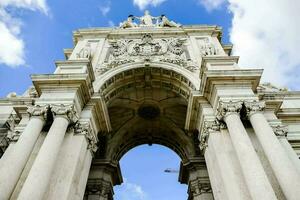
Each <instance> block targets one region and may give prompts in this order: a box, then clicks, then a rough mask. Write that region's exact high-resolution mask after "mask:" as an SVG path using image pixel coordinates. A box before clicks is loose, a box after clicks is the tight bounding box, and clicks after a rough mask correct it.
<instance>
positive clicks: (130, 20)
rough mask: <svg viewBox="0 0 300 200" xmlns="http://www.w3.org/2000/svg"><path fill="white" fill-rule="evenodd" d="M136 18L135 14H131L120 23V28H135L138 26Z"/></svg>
mask: <svg viewBox="0 0 300 200" xmlns="http://www.w3.org/2000/svg"><path fill="white" fill-rule="evenodd" d="M133 20H134V16H133V15H129V16H128V18H127V20H125V21H124V22H122V23H120V28H133V27H136V26H137V24H136V23H134V22H133Z"/></svg>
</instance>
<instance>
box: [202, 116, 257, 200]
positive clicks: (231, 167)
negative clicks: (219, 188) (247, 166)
mask: <svg viewBox="0 0 300 200" xmlns="http://www.w3.org/2000/svg"><path fill="white" fill-rule="evenodd" d="M201 135H207V137H208V138H207V139H206V140H208V141H207V144H206V145H204V146H209V148H210V149H211V151H212V152H213V153H214V158H213V159H214V165H218V166H219V169H220V173H219V179H222V182H223V184H224V187H223V188H224V191H223V193H226V197H222V198H223V199H227V198H228V199H240V200H246V199H251V198H250V196H249V192H248V191H247V189H246V186H245V183H244V181H243V178H242V174H241V172H240V170H239V167H238V166H237V162H234V161H236V160H233V158H232V157H233V156H232V151H233V147H232V143H231V141H230V136H229V134H228V132H227V131H226V132H225V131H223V132H221V130H220V123H219V122H218V121H217V120H215V121H204V124H203V128H202V131H201ZM201 146H203V141H202V142H200V149H203V148H201ZM204 156H205V159H206V160H207V158H206V157H207V156H210V155H209V154H204ZM234 158H235V157H234ZM213 173H214V172H213Z"/></svg>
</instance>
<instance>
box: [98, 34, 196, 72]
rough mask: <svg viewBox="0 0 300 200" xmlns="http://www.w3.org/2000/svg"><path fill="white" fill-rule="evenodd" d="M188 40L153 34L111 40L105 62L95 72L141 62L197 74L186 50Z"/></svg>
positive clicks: (194, 64)
mask: <svg viewBox="0 0 300 200" xmlns="http://www.w3.org/2000/svg"><path fill="white" fill-rule="evenodd" d="M186 41H187V38H154V36H153V35H152V34H142V35H141V36H140V38H139V39H130V40H129V39H121V38H120V39H109V40H108V44H109V48H108V51H107V55H106V58H105V60H104V61H103V62H102V63H100V64H98V65H97V67H96V69H95V71H96V74H97V75H101V74H103V73H105V72H106V71H108V70H110V69H113V68H116V67H118V66H122V65H126V64H127V65H128V64H130V63H139V62H161V63H170V64H175V65H177V66H178V67H182V68H184V69H187V70H189V71H190V72H195V71H196V70H197V69H198V68H199V67H198V68H197V64H196V63H194V62H193V61H192V60H191V59H190V57H189V55H188V52H187V50H186V46H185V45H186V44H185V43H186Z"/></svg>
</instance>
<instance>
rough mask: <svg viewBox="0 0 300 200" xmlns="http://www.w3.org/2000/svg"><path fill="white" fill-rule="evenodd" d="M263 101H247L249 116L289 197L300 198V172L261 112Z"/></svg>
mask: <svg viewBox="0 0 300 200" xmlns="http://www.w3.org/2000/svg"><path fill="white" fill-rule="evenodd" d="M261 104H262V102H248V103H246V106H247V109H248V111H249V114H248V117H249V120H250V122H251V124H252V127H253V129H254V131H255V134H256V136H257V138H258V140H259V142H260V144H261V146H262V148H263V150H264V152H265V154H266V156H267V159H268V160H269V163H270V165H271V167H272V169H273V171H274V174H275V176H276V178H277V180H278V182H279V185H280V186H281V188H282V191H283V193H284V195H285V196H286V198H287V199H289V200H297V199H299V198H300V189H299V188H300V174H299V172H298V170H297V169H296V167H295V165H294V164H293V162H292V160H291V159H290V158H289V156H288V155H287V152H286V150H285V149H284V148H283V146H282V145H281V144H280V142H279V140H278V139H277V137H276V135H275V134H274V132H273V129H272V128H271V126H270V125H269V123H268V122H267V120H266V118H265V116H264V115H263V113H262V112H261V111H262V109H263V108H264V106H263V105H261Z"/></svg>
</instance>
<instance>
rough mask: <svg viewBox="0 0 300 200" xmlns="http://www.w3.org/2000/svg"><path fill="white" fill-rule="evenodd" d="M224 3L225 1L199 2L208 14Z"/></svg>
mask: <svg viewBox="0 0 300 200" xmlns="http://www.w3.org/2000/svg"><path fill="white" fill-rule="evenodd" d="M225 2H226V0H199V3H200V4H202V5H203V6H204V7H205V9H206V10H207V11H209V12H210V11H212V10H214V9H219V8H220V7H221V6H222V5H223V4H224V3H225Z"/></svg>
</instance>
